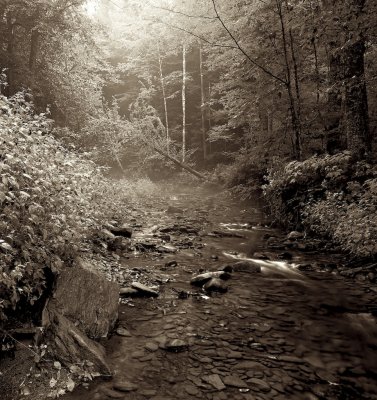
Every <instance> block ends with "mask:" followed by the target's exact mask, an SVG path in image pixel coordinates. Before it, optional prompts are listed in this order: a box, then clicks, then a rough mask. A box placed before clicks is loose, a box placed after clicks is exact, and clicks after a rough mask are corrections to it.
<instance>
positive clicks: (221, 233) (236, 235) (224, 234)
mask: <svg viewBox="0 0 377 400" xmlns="http://www.w3.org/2000/svg"><path fill="white" fill-rule="evenodd" d="M211 233H212V234H213V235H214V236H218V237H233V238H239V239H243V238H245V235H241V234H240V233H237V232H231V231H217V230H216V231H212V232H211Z"/></svg>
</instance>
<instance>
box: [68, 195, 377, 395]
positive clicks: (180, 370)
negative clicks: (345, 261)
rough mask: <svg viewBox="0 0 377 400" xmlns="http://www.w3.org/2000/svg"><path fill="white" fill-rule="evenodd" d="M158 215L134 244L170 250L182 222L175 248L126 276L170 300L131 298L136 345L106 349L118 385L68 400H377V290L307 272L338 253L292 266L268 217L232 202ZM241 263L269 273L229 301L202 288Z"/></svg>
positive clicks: (187, 205) (148, 257)
mask: <svg viewBox="0 0 377 400" xmlns="http://www.w3.org/2000/svg"><path fill="white" fill-rule="evenodd" d="M150 206H151V207H150V208H149V211H148V212H147V213H143V212H141V211H140V212H138V211H135V216H134V217H135V218H136V222H138V224H135V225H138V226H139V228H136V231H135V239H134V240H135V241H144V242H147V243H148V241H150V242H153V240H160V241H161V239H160V238H159V237H157V238H156V236H158V235H156V233H158V232H160V229H161V228H162V227H165V228H166V227H168V228H169V227H171V228H172V227H173V226H174V225H175V228H174V229H173V228H172V229H171V230H170V231H169V229H168V231H169V232H170V233H169V234H170V236H171V242H170V247H169V246H168V247H167V249H165V250H166V252H163V253H161V252H155V251H150V252H141V251H135V252H134V253H132V254H128V255H127V257H128V258H124V260H123V267H124V270H123V272H122V273H124V276H125V278H124V279H125V281H124V285H126V284H127V283H129V282H131V281H135V280H138V281H140V282H143V283H147V284H149V285H157V286H159V291H160V296H159V297H158V298H156V299H152V298H137V299H124V300H122V303H121V304H120V311H119V326H121V327H123V328H125V329H126V330H127V331H128V333H127V336H119V335H116V334H114V335H113V336H112V337H111V338H110V340H109V341H108V342H107V343H106V349H107V361H108V363H109V365H110V366H111V368H112V369H113V371H114V379H113V380H111V381H95V382H93V383H92V384H90V385H89V388H83V387H81V388H78V389H76V390H75V391H74V392H73V393H71V394H69V395H67V396H65V399H66V400H78V399H80V400H89V399H90V400H95V399H98V400H102V399H108V398H124V399H134V400H142V399H154V400H162V399H164V400H169V399H171V400H173V399H208V400H223V399H224V400H225V399H229V400H243V399H245V400H252V399H308V400H315V399H364V398H365V399H377V380H376V379H377V375H376V371H377V328H376V320H375V318H374V316H373V315H372V314H371V313H370V312H369V310H371V309H373V307H374V305H375V304H376V295H377V294H376V286H375V284H371V283H366V282H354V281H353V280H350V279H346V278H343V277H341V276H339V275H337V274H334V273H329V272H320V271H318V270H317V269H316V268H306V269H307V271H303V270H302V269H305V268H299V266H300V265H301V266H302V265H309V266H311V265H316V264H319V263H328V264H330V263H337V262H338V259H337V258H336V256H331V255H328V254H319V253H312V254H308V253H303V252H292V251H290V255H289V256H292V259H290V260H284V259H282V257H283V258H284V254H283V255H281V253H282V251H283V250H281V249H271V248H268V247H267V240H266V238H267V237H268V236H276V237H278V238H281V237H282V233H281V232H279V231H276V230H272V229H269V228H266V227H265V226H264V224H265V222H266V219H265V216H264V215H263V213H262V212H261V210H260V208H259V207H258V206H256V205H253V204H243V203H239V202H236V201H235V200H234V199H232V198H231V197H230V196H228V195H225V194H223V193H218V192H210V191H208V190H207V191H205V190H204V189H201V190H196V191H193V192H190V193H186V192H185V191H180V192H178V194H174V196H170V198H169V200H168V201H167V203H166V204H165V203H161V202H157V203H153V202H151V204H150ZM169 207H175V208H174V209H170V211H169ZM166 210H168V212H167V211H166ZM137 229H138V230H137ZM165 230H166V229H165ZM197 230H199V233H198V234H196V231H197ZM213 232H217V233H215V234H214V233H213ZM169 249H170V250H169ZM289 256H288V255H287V254H285V257H286V258H290V257H289ZM240 260H251V261H253V262H254V263H258V264H259V265H260V266H261V273H250V272H247V271H243V272H233V273H232V277H231V279H230V280H229V281H227V285H228V291H227V293H223V294H220V293H214V294H212V295H209V294H208V293H206V292H204V291H203V290H202V289H201V288H195V287H193V286H191V285H190V279H191V277H192V276H193V275H195V274H198V273H200V272H202V271H215V270H217V269H219V268H220V267H223V266H224V265H226V264H234V263H235V262H237V261H240ZM171 261H175V262H176V265H175V263H173V262H171ZM169 262H171V263H169ZM128 276H130V278H128ZM175 339H179V341H181V342H177V341H176V342H172V341H174V340H175ZM172 343H173V344H174V343H176V344H177V346H176V347H175V348H174V346H173V347H172V346H170V345H171V344H172ZM172 350H175V351H172ZM114 383H123V384H124V385H123V386H126V388H124V389H127V388H128V389H129V391H128V392H121V391H119V390H114V386H116V385H114Z"/></svg>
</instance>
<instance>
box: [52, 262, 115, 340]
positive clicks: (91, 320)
mask: <svg viewBox="0 0 377 400" xmlns="http://www.w3.org/2000/svg"><path fill="white" fill-rule="evenodd" d="M118 303H119V286H118V284H116V283H114V282H110V281H108V280H107V279H105V277H104V276H102V275H101V274H100V273H99V272H98V271H96V270H95V269H94V268H93V267H92V266H91V265H90V264H89V263H88V262H85V261H83V260H79V261H78V262H77V263H76V265H75V266H73V267H71V268H65V269H63V271H62V272H61V274H60V275H59V277H58V279H57V282H56V287H55V291H54V294H53V298H52V299H51V300H50V302H49V305H48V307H53V308H54V309H55V310H57V311H58V312H59V313H60V314H61V315H63V316H65V317H66V318H68V319H69V320H70V321H72V322H73V323H74V324H75V326H77V327H78V328H79V329H80V330H81V331H82V332H84V333H85V334H86V335H87V336H89V337H90V338H93V339H99V338H101V337H106V336H107V335H108V333H109V331H110V330H111V329H112V328H113V327H114V325H115V323H116V321H117V319H118Z"/></svg>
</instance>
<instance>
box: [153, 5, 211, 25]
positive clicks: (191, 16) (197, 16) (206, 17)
mask: <svg viewBox="0 0 377 400" xmlns="http://www.w3.org/2000/svg"><path fill="white" fill-rule="evenodd" d="M150 6H151V7H152V8H156V9H158V10H163V11H168V12H170V13H173V14H178V15H182V16H183V17H187V18H198V19H209V20H212V21H215V20H217V18H216V17H208V16H206V15H190V14H186V13H184V12H182V11H176V10H173V9H171V8H166V7H157V6H154V5H153V4H150Z"/></svg>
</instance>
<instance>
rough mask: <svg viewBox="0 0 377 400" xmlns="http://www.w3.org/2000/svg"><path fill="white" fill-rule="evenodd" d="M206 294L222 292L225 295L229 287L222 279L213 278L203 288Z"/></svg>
mask: <svg viewBox="0 0 377 400" xmlns="http://www.w3.org/2000/svg"><path fill="white" fill-rule="evenodd" d="M203 288H204V290H205V291H206V292H220V293H225V292H227V291H228V286H227V285H226V284H225V283H224V281H223V280H222V279H219V278H212V279H211V280H209V281H208V282H207V283H205V285H204V286H203Z"/></svg>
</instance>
